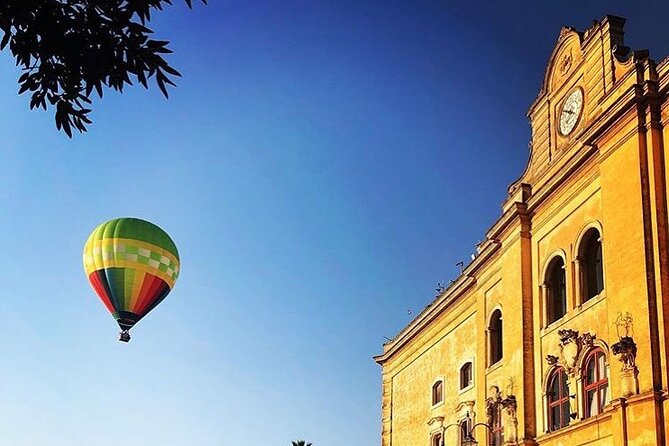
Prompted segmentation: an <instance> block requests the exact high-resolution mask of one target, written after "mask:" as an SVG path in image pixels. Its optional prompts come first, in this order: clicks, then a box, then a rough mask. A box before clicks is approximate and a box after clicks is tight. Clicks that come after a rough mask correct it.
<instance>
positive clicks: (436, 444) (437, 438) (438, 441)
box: [431, 434, 444, 446]
mask: <svg viewBox="0 0 669 446" xmlns="http://www.w3.org/2000/svg"><path fill="white" fill-rule="evenodd" d="M442 438H443V437H442V436H441V434H434V435H432V444H431V446H444V442H443V441H442Z"/></svg>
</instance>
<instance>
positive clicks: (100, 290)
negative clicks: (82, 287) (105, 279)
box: [88, 270, 116, 313]
mask: <svg viewBox="0 0 669 446" xmlns="http://www.w3.org/2000/svg"><path fill="white" fill-rule="evenodd" d="M100 274H104V271H100V270H98V271H93V272H92V273H91V274H90V276H88V281H89V282H90V283H91V285H92V286H93V289H94V290H95V293H96V294H97V295H98V297H99V298H100V300H101V301H102V303H103V304H104V305H105V307H107V310H109V312H110V313H115V312H116V310H115V309H114V306H113V305H112V303H111V296H109V295H107V289H106V287H105V286H104V285H103V284H102V280H101V279H100Z"/></svg>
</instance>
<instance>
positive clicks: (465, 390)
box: [458, 381, 474, 395]
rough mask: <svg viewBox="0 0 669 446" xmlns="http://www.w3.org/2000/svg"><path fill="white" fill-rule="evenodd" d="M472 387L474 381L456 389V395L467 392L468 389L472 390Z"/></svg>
mask: <svg viewBox="0 0 669 446" xmlns="http://www.w3.org/2000/svg"><path fill="white" fill-rule="evenodd" d="M473 388H474V381H472V383H471V384H470V385H468V386H467V387H465V388H463V389H460V390H458V395H461V394H463V393H465V392H468V391H470V390H472V389H473Z"/></svg>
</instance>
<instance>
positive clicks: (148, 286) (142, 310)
mask: <svg viewBox="0 0 669 446" xmlns="http://www.w3.org/2000/svg"><path fill="white" fill-rule="evenodd" d="M165 286H167V284H166V283H165V281H164V280H162V279H161V278H159V277H156V276H154V275H152V274H146V275H145V276H144V283H143V284H142V289H141V291H140V300H139V302H138V303H137V306H136V308H137V314H139V315H140V316H141V317H143V316H144V315H146V313H147V311H148V309H149V308H151V305H152V304H153V303H154V302H155V301H156V299H159V298H160V297H161V295H162V290H163V289H164V287H165Z"/></svg>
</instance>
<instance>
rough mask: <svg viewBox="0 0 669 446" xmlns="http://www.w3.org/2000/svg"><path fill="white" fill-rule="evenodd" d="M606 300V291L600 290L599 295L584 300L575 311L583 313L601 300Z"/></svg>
mask: <svg viewBox="0 0 669 446" xmlns="http://www.w3.org/2000/svg"><path fill="white" fill-rule="evenodd" d="M605 298H606V290H602V292H601V293H599V294H598V295H596V296H593V297H591V298H590V299H588V300H586V301H585V302H583V303H581V304H580V305H579V306H578V307H576V311H579V312H580V311H583V310H585V309H588V308H590V307H592V306H593V305H595V304H596V303H597V302H599V301H601V300H603V299H605Z"/></svg>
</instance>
